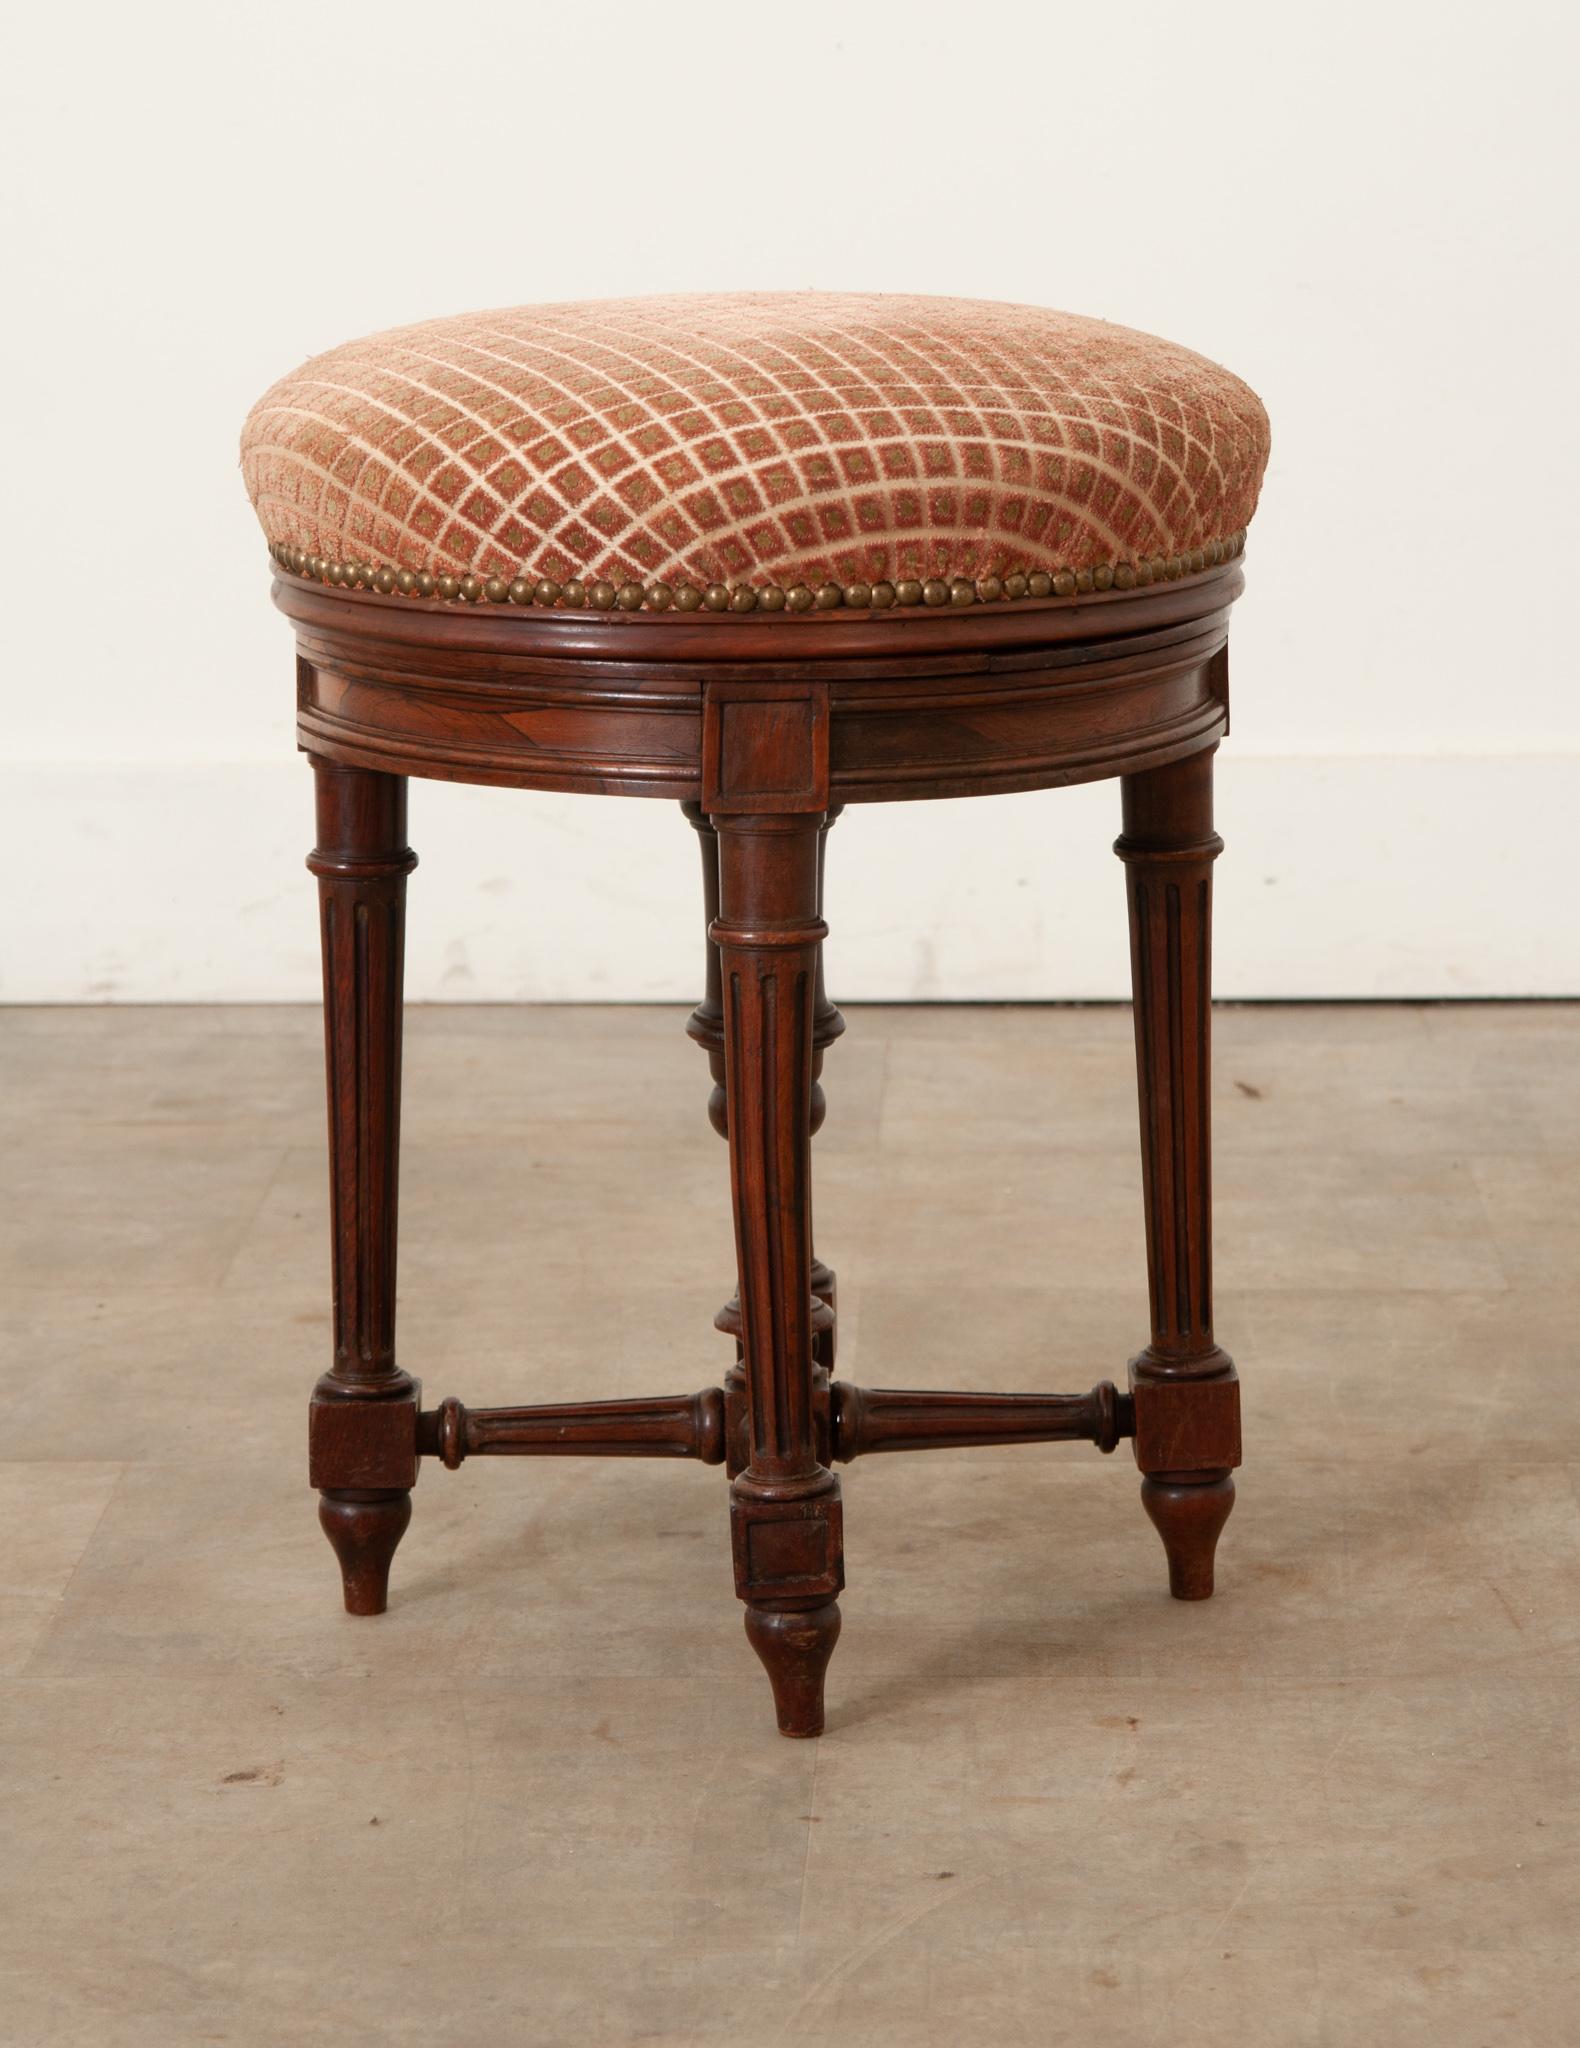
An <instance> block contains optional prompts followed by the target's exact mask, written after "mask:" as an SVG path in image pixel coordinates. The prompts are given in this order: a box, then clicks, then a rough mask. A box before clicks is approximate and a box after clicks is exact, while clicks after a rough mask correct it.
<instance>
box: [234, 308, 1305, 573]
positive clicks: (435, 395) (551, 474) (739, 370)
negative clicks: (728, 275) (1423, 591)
mask: <svg viewBox="0 0 1580 2048" xmlns="http://www.w3.org/2000/svg"><path fill="white" fill-rule="evenodd" d="M1267 453H1268V425H1267V415H1266V413H1265V412H1264V411H1263V408H1262V406H1261V404H1260V402H1259V401H1258V399H1257V398H1256V396H1255V395H1254V393H1253V392H1252V391H1250V390H1249V389H1248V387H1247V386H1246V385H1244V384H1243V383H1241V381H1240V380H1239V378H1237V377H1235V376H1232V375H1231V374H1230V373H1229V372H1228V371H1227V370H1225V369H1222V368H1220V367H1219V366H1218V365H1217V364H1216V363H1212V362H1209V361H1207V360H1206V359H1205V358H1204V357H1202V356H1198V355H1195V354H1193V353H1191V351H1190V350H1188V349H1184V348H1179V347H1177V346H1175V345H1174V344H1173V343H1171V342H1167V341H1160V340H1158V339H1156V338H1155V337H1154V336H1152V335H1147V334H1140V333H1137V332H1135V331H1134V330H1133V329H1130V328H1125V327H1115V326H1110V325H1108V324H1107V323H1106V322H1103V321H1099V320H1087V319H1081V318H1078V317H1076V316H1075V315H1072V314H1069V313H1056V312H1050V311H1046V310H1043V309H1042V308H1039V307H1035V306H1014V305H1001V304H998V303H996V302H991V301H979V300H969V299H943V298H916V297H898V296H891V295H876V294H874V295H853V294H833V293H769V294H755V293H738V294H731V295H727V296H722V297H712V296H698V297H673V298H653V299H615V300H603V301H598V300H594V301H589V302H585V303H581V304H566V305H543V306H518V307H512V308H507V309H505V310H502V311H498V312H491V313H472V314H466V315H463V316H461V317H459V318H455V319H447V320H432V321H428V322H425V323H424V324H423V325H421V326H416V327H401V328H395V329H392V330H390V331H389V332H388V333H384V334H375V335H372V336H370V337H368V338H367V339H366V340H363V341H354V342H348V343H347V344H346V345H345V346H344V347H341V348H336V349H331V350H330V351H329V352H328V354H326V355H321V356H317V357H315V358H314V359H313V360H312V361H311V362H308V363H306V364H304V365H303V366H302V368H301V369H299V370H295V371H293V372H292V373H291V374H290V375H289V376H287V377H284V378H282V379H281V380H280V382H279V383H277V384H276V385H275V386H274V387H273V389H272V390H270V391H269V392H267V393H266V394H265V396H264V397H263V398H261V399H260V400H259V402H258V404H257V405H256V406H255V407H254V408H253V411H252V413H251V415H250V416H249V418H248V420H247V423H246V427H245V429H244V431H243V435H242V468H243V473H244V476H245V479H246V483H247V488H248V491H249V492H250V494H251V496H252V501H253V504H254V506H255V507H256V509H257V513H258V517H259V519H260V520H261V522H262V524H263V528H264V532H265V534H266V535H267V537H268V540H269V542H270V546H271V550H272V552H273V553H274V555H275V557H276V559H277V560H278V561H279V562H280V563H281V564H282V565H283V566H284V567H286V568H287V569H290V570H293V571H294V572H295V573H297V574H300V575H312V576H315V577H317V578H319V579H320V580H324V581H330V582H335V583H344V584H348V585H367V586H370V587H374V588H378V589H383V590H391V591H400V592H401V593H403V594H405V595H408V596H415V597H441V598H450V599H455V600H468V599H469V600H473V601H476V600H478V599H481V598H492V599H494V600H495V601H498V602H513V603H517V604H540V605H542V604H553V605H559V606H561V607H563V606H566V605H571V606H578V607H579V606H592V607H598V608H604V609H608V608H613V607H622V608H625V609H643V610H660V611H661V610H666V609H670V608H679V609H682V610H695V609H699V608H708V609H714V610H723V609H733V610H738V611H739V610H751V609H755V608H758V607H761V608H763V609H769V610H778V609H788V610H791V611H795V610H803V609H808V608H810V607H812V606H829V605H832V604H839V605H858V606H864V605H872V604H877V605H890V604H900V605H904V604H911V603H940V602H954V603H975V602H981V601H993V600H1000V599H1011V600H1013V599H1016V598H1025V597H1028V596H1030V597H1062V596H1067V595H1072V594H1075V593H1077V592H1078V591H1081V590H1088V589H1091V588H1093V587H1094V586H1095V587H1096V588H1099V589H1106V588H1109V587H1110V586H1111V585H1115V584H1117V586H1118V587H1120V588H1122V589H1128V588H1130V587H1132V586H1133V585H1138V584H1145V583H1150V582H1152V581H1154V580H1156V579H1157V578H1160V577H1164V576H1180V575H1182V574H1191V573H1193V572H1198V571H1200V570H1201V569H1203V568H1204V567H1207V566H1210V565H1214V564H1216V563H1218V562H1220V561H1222V560H1224V559H1225V558H1226V557H1227V556H1228V555H1231V554H1233V553H1235V552H1237V551H1238V549H1239V546H1240V544H1241V542H1242V539H1243V535H1244V530H1245V527H1246V525H1247V523H1248V521H1249V520H1250V518H1251V514H1252V512H1253V511H1254V510H1255V507H1256V500H1257V493H1258V490H1259V488H1260V485H1261V480H1262V472H1263V470H1264V468H1265V466H1266V462H1267Z"/></svg>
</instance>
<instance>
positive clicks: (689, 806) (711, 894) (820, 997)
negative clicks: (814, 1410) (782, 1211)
mask: <svg viewBox="0 0 1580 2048" xmlns="http://www.w3.org/2000/svg"><path fill="white" fill-rule="evenodd" d="M680 808H681V809H682V811H684V812H685V814H686V817H687V819H688V820H689V821H690V823H691V826H692V829H693V830H694V831H695V832H696V834H697V840H698V844H699V845H700V847H701V849H702V902H703V914H704V916H705V918H706V921H707V932H708V939H707V953H706V963H705V979H704V983H703V996H702V1001H701V1002H700V1003H698V1005H697V1007H696V1008H695V1009H694V1010H693V1011H692V1013H691V1015H690V1017H689V1018H688V1019H687V1021H686V1030H687V1032H688V1034H689V1035H690V1036H691V1037H692V1038H693V1039H695V1041H696V1042H697V1044H698V1045H700V1046H701V1047H702V1048H703V1050H704V1051H705V1052H706V1053H707V1055H708V1070H709V1072H710V1074H711V1075H712V1078H713V1088H712V1091H711V1093H710V1094H709V1096H708V1121H709V1123H711V1124H712V1126H713V1128H714V1129H715V1130H716V1131H717V1132H718V1134H719V1136H720V1137H721V1138H724V1137H728V1135H729V1096H728V1091H727V1089H726V1086H725V1071H724V994H723V983H722V980H721V976H720V971H719V949H718V947H717V945H716V944H715V943H714V940H713V921H714V919H715V918H716V917H717V916H718V914H719V836H718V833H717V832H716V831H715V830H714V827H713V820H712V819H711V818H710V817H709V816H708V814H707V812H706V811H705V810H704V809H703V808H702V806H701V804H700V803H683V804H682V805H681V807H680ZM841 809H842V806H841V805H839V804H833V805H831V806H830V807H829V809H828V810H827V811H825V812H824V813H823V816H822V818H821V820H820V822H819V825H818V846H817V914H818V916H819V917H821V916H822V915H823V878H824V871H825V867H826V864H827V858H828V833H829V827H830V826H831V825H832V824H833V822H834V820H835V819H836V818H837V817H838V816H839V814H840V810H841ZM844 1029H845V1019H844V1017H843V1016H842V1015H841V1013H840V1011H839V1009H838V1008H837V1007H836V1006H835V1004H833V1003H832V1002H830V1000H829V995H828V990H827V988H826V986H825V984H824V978H823V952H822V948H821V947H819V949H818V956H817V982H816V986H815V988H814V991H813V1011H812V1040H813V1053H812V1108H811V1129H812V1131H813V1134H814V1135H815V1134H816V1133H817V1132H818V1131H819V1130H821V1129H822V1127H823V1119H824V1117H825V1116H826V1115H827V1113H828V1101H827V1098H826V1097H825V1095H824V1093H823V1081H822V1074H823V1056H824V1054H825V1052H826V1051H827V1049H828V1048H829V1046H831V1045H832V1044H833V1042H834V1040H835V1039H836V1038H838V1037H839V1036H840V1034H841V1033H842V1032H843V1031H844ZM810 1278H811V1288H812V1292H813V1294H814V1295H815V1296H816V1297H817V1299H818V1300H819V1301H820V1302H821V1303H822V1304H823V1307H824V1309H825V1310H826V1314H824V1315H821V1316H819V1318H818V1320H817V1324H816V1327H815V1328H814V1329H813V1332H812V1352H813V1356H814V1357H815V1358H816V1360H817V1363H818V1365H819V1366H820V1367H821V1368H822V1370H823V1371H824V1372H825V1373H832V1372H833V1370H834V1361H835V1357H836V1355H837V1352H838V1344H839V1290H838V1282H837V1280H836V1278H835V1275H834V1270H833V1268H832V1267H831V1266H827V1265H825V1264H824V1263H823V1261H822V1260H821V1259H820V1258H819V1257H818V1256H817V1254H816V1252H815V1251H814V1253H813V1254H812V1262H811V1275H810ZM739 1320H740V1303H739V1302H738V1301H731V1302H729V1303H727V1304H726V1306H725V1307H724V1309H723V1310H722V1311H721V1312H720V1315H719V1318H718V1321H719V1324H720V1327H721V1328H723V1329H725V1330H727V1331H728V1332H729V1333H730V1334H732V1335H734V1336H735V1337H736V1339H737V1342H738V1341H739V1335H740V1330H739ZM738 1381H739V1372H738V1371H737V1373H736V1375H735V1376H734V1380H733V1381H732V1390H733V1389H734V1388H735V1387H736V1386H737V1384H738Z"/></svg>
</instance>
